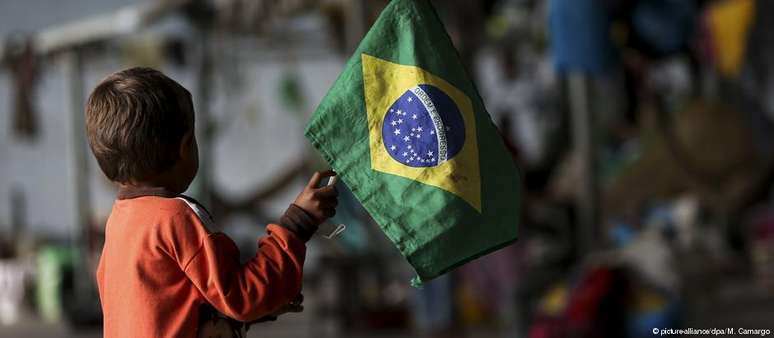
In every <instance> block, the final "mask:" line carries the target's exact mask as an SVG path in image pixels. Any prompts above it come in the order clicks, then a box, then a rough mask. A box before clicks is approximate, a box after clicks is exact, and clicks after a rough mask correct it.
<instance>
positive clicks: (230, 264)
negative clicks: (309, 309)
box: [179, 172, 337, 322]
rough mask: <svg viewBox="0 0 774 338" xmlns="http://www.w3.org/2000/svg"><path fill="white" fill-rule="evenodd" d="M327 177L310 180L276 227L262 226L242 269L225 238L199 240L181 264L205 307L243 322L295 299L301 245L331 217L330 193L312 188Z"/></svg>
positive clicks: (217, 235)
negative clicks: (262, 234) (255, 247)
mask: <svg viewBox="0 0 774 338" xmlns="http://www.w3.org/2000/svg"><path fill="white" fill-rule="evenodd" d="M330 175H332V172H330V173H316V174H315V175H314V176H313V177H312V179H311V180H310V182H309V184H308V185H307V187H305V188H304V191H302V192H301V194H299V196H298V197H297V198H296V201H295V202H294V203H293V204H291V206H290V207H289V208H288V211H287V212H286V213H285V215H284V216H283V217H282V218H281V220H280V223H279V224H269V225H268V226H267V228H266V232H267V236H265V237H263V238H261V239H260V241H259V244H258V246H259V249H258V252H257V254H256V255H255V257H253V258H252V259H251V260H250V261H248V262H247V263H245V264H244V265H241V264H240V263H239V260H238V259H239V250H238V249H237V247H236V245H235V244H234V242H233V241H232V240H231V239H230V238H228V237H227V236H226V235H225V234H222V233H213V234H209V233H207V234H206V235H205V236H202V237H201V244H200V246H199V248H198V249H196V250H195V251H194V252H193V254H192V255H191V257H190V258H188V259H186V260H184V262H181V264H183V265H184V266H182V268H183V271H184V272H185V274H186V275H187V276H188V277H189V279H190V280H191V281H192V282H193V284H194V285H195V286H196V288H197V289H198V290H199V292H201V294H202V295H203V296H204V298H205V299H206V300H207V302H208V303H210V304H211V305H212V306H213V307H215V309H217V310H218V311H220V312H222V313H223V314H225V315H227V316H229V317H231V318H234V319H236V320H240V321H245V322H248V321H254V320H256V319H258V318H260V317H262V316H264V315H267V314H271V313H272V312H274V311H276V310H277V309H279V308H280V307H281V306H283V305H285V304H287V303H289V302H290V301H292V300H293V299H294V298H295V297H296V296H298V295H299V293H300V292H301V280H302V274H303V264H304V256H305V253H306V246H305V244H304V243H305V242H306V241H307V240H309V238H310V237H311V236H312V234H314V232H315V231H316V230H317V226H318V224H320V223H321V222H322V221H323V220H325V219H326V218H328V217H330V216H332V215H333V214H334V213H335V207H336V203H337V201H336V195H337V193H336V190H335V188H334V187H332V186H331V187H323V188H319V189H318V188H316V187H317V186H318V185H319V182H320V179H321V178H322V177H324V176H330ZM183 216H185V215H183ZM185 217H187V218H188V220H187V221H188V222H192V223H194V224H196V225H197V228H200V229H204V228H205V227H204V225H203V224H202V223H201V219H200V218H199V217H197V216H196V215H190V214H189V215H187V216H185ZM179 235H182V236H183V237H188V236H189V235H186V234H179Z"/></svg>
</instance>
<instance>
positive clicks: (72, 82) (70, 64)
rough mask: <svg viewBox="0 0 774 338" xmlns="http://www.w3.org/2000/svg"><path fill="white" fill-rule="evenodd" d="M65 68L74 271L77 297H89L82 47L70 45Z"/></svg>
mask: <svg viewBox="0 0 774 338" xmlns="http://www.w3.org/2000/svg"><path fill="white" fill-rule="evenodd" d="M63 57H64V68H65V77H66V79H67V88H68V89H69V100H70V121H71V123H72V129H71V133H72V135H71V138H70V140H71V143H70V147H71V149H72V151H73V156H72V164H71V165H72V166H71V168H72V170H73V175H72V183H73V188H74V192H75V194H74V196H73V197H74V199H73V201H74V204H75V219H74V225H75V226H74V234H73V238H72V239H73V246H74V247H75V249H76V260H75V266H74V269H75V273H74V274H73V285H74V286H75V296H76V299H79V300H83V299H86V297H87V295H88V294H89V289H90V288H91V283H90V281H91V279H90V278H86V276H90V273H89V268H88V266H87V264H88V263H87V262H88V255H89V252H88V241H89V232H90V229H89V227H90V223H91V222H90V215H91V200H90V196H89V195H90V194H89V175H88V167H89V163H88V161H87V157H86V155H87V154H86V147H87V144H86V131H85V126H84V123H85V120H84V115H83V114H84V113H83V103H84V94H83V62H82V60H81V55H80V52H79V51H78V49H70V50H69V51H67V52H65V54H64V55H63Z"/></svg>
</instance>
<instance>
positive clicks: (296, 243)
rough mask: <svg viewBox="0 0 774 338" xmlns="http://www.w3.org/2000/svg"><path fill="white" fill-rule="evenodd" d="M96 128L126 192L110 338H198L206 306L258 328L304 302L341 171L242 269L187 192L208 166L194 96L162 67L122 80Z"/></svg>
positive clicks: (114, 234) (115, 215)
mask: <svg viewBox="0 0 774 338" xmlns="http://www.w3.org/2000/svg"><path fill="white" fill-rule="evenodd" d="M86 120H87V133H88V136H89V144H90V146H91V148H92V151H93V152H94V154H95V157H96V158H97V161H98V163H99V164H100V167H101V168H102V170H103V171H104V172H105V174H106V175H107V176H108V178H110V179H111V180H113V181H115V182H117V183H119V185H120V189H119V194H118V198H117V199H116V201H115V203H114V204H113V210H112V212H111V214H110V217H109V219H108V222H107V225H106V227H105V246H104V248H103V251H102V257H101V258H100V262H99V267H98V269H97V285H98V287H99V294H100V300H101V302H102V310H103V315H104V336H105V337H194V336H195V335H196V333H197V326H198V325H199V323H200V313H199V311H200V308H201V306H202V305H209V306H212V307H214V308H215V309H217V310H218V311H220V312H221V313H223V314H224V315H226V316H228V317H231V318H233V319H236V320H239V321H244V322H249V321H254V320H256V319H258V318H260V317H263V316H266V315H270V314H272V313H274V312H275V311H277V310H278V309H280V308H282V307H283V305H286V304H288V303H289V302H291V300H293V299H294V298H296V297H297V296H298V295H299V294H300V292H301V279H302V273H303V263H304V255H305V251H306V246H305V242H306V241H307V240H309V238H310V237H311V236H312V234H313V233H314V232H315V231H316V230H317V225H318V224H319V223H320V222H322V221H323V220H324V219H325V218H327V217H330V216H331V215H333V213H334V212H335V210H334V208H335V206H336V203H337V202H336V191H335V189H334V188H333V187H325V188H319V189H318V188H316V187H317V185H319V182H320V179H321V178H322V177H323V176H325V175H332V173H331V172H329V173H327V174H326V173H317V174H315V176H314V177H313V178H312V180H311V181H310V182H309V184H308V185H307V187H305V189H304V191H302V192H301V194H300V195H299V196H298V198H297V199H296V200H295V201H294V203H293V204H291V205H290V207H289V208H288V210H287V211H286V212H285V215H284V216H283V217H282V218H281V219H280V222H278V223H277V224H269V225H268V227H267V236H265V237H263V238H262V239H261V240H260V241H259V250H258V252H257V254H256V255H255V257H253V259H251V260H250V261H248V262H247V263H246V264H244V265H242V264H240V262H239V251H238V249H237V247H236V245H235V244H234V242H233V241H232V240H231V239H229V238H228V237H227V236H226V235H224V234H222V233H212V232H210V229H211V228H212V224H211V222H212V220H211V218H210V216H209V214H207V212H206V211H204V208H203V207H202V206H200V205H199V204H198V203H196V202H195V201H194V200H192V199H190V198H188V197H185V196H183V195H180V193H181V192H183V191H184V190H186V189H187V187H188V185H189V184H190V183H191V180H193V177H194V176H195V175H196V171H197V168H198V156H197V154H196V153H197V149H196V139H195V137H194V136H193V109H192V106H191V104H190V96H189V95H188V94H187V91H185V89H184V88H182V87H180V86H179V85H177V83H175V82H174V81H172V80H170V79H169V78H167V77H165V76H164V75H163V74H161V73H159V72H157V71H154V70H151V69H129V70H126V71H124V72H119V73H116V74H114V75H112V76H110V77H108V78H107V79H106V80H104V81H103V82H102V83H101V84H100V85H99V86H97V88H96V89H95V90H94V92H93V93H92V95H91V96H90V98H89V103H88V105H87V109H86ZM176 123H177V125H176Z"/></svg>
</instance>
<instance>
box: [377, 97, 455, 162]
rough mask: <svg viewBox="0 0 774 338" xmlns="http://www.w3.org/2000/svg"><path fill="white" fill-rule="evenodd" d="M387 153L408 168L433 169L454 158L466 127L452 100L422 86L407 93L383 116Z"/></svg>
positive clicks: (383, 138)
mask: <svg viewBox="0 0 774 338" xmlns="http://www.w3.org/2000/svg"><path fill="white" fill-rule="evenodd" d="M382 141H383V142H384V146H385V148H386V149H387V153H388V154H390V156H391V157H392V158H393V159H395V160H396V161H398V162H400V163H402V164H404V165H407V166H410V167H434V166H437V165H440V164H442V163H444V162H446V161H448V160H450V159H451V158H453V157H454V156H455V155H457V153H459V152H460V150H461V149H462V145H463V144H464V143H465V123H464V122H463V120H462V114H460V110H459V108H458V107H457V105H456V104H455V103H454V100H452V99H451V97H449V95H447V94H446V93H444V92H443V91H442V90H441V89H440V88H438V87H436V86H432V85H427V84H422V85H418V86H415V87H413V88H410V89H408V90H406V92H405V93H403V95H401V96H400V97H399V98H398V99H397V100H395V102H394V103H393V104H392V105H391V106H390V108H389V110H388V111H387V113H386V114H385V115H384V124H383V127H382Z"/></svg>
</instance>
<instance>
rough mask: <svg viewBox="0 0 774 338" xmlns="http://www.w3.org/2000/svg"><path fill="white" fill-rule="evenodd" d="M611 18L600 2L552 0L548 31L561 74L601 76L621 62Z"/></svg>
mask: <svg viewBox="0 0 774 338" xmlns="http://www.w3.org/2000/svg"><path fill="white" fill-rule="evenodd" d="M610 26H611V19H610V15H609V13H608V12H607V10H606V8H605V6H604V5H603V4H601V3H600V1H597V0H551V2H550V3H549V8H548V28H549V33H550V39H551V54H552V58H553V60H554V63H555V64H556V67H557V70H559V71H560V72H588V73H592V74H600V73H603V72H604V71H605V70H607V69H608V68H609V67H610V66H612V65H614V64H615V63H616V62H617V60H618V54H617V52H616V48H615V46H614V45H613V41H612V38H611V34H610Z"/></svg>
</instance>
